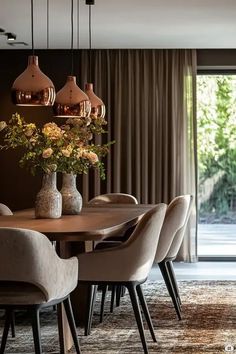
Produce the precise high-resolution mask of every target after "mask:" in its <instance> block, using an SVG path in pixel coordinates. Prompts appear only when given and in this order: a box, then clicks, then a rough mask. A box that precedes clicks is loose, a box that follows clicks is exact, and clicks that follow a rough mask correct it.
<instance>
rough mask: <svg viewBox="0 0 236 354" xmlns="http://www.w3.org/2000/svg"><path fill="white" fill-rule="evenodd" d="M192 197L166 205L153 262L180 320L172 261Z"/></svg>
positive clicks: (180, 242) (182, 234)
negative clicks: (156, 265)
mask: <svg viewBox="0 0 236 354" xmlns="http://www.w3.org/2000/svg"><path fill="white" fill-rule="evenodd" d="M192 200H193V196H191V195H182V196H178V197H176V198H174V199H173V200H172V201H171V203H170V204H169V205H168V208H167V212H166V216H165V220H164V223H163V226H162V229H161V233H160V238H159V242H158V246H157V251H156V256H155V262H156V263H158V265H159V267H160V270H161V273H162V275H163V278H164V281H165V284H166V287H167V289H168V292H169V295H170V297H171V299H172V302H173V305H174V307H175V310H176V313H177V316H178V318H179V319H181V300H180V295H179V290H178V285H177V281H176V277H175V273H174V268H173V264H172V261H173V260H174V259H175V258H176V256H177V253H178V251H179V249H180V246H181V244H182V241H183V237H184V232H185V229H186V225H187V222H188V219H189V215H190V210H191V205H192Z"/></svg>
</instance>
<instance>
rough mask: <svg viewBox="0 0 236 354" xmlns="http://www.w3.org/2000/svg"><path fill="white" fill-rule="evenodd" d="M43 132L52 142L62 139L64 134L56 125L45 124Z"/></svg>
mask: <svg viewBox="0 0 236 354" xmlns="http://www.w3.org/2000/svg"><path fill="white" fill-rule="evenodd" d="M42 132H43V134H44V135H46V136H47V137H48V138H50V139H52V140H58V139H61V138H62V136H63V133H64V132H63V130H62V129H61V128H59V127H58V126H57V125H56V123H47V124H44V126H43V129H42Z"/></svg>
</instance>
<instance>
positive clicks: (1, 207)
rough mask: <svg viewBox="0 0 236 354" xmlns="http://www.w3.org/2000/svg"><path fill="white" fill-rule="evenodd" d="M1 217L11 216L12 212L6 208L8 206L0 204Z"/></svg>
mask: <svg viewBox="0 0 236 354" xmlns="http://www.w3.org/2000/svg"><path fill="white" fill-rule="evenodd" d="M1 215H13V212H12V211H11V209H9V208H8V206H6V205H5V204H2V203H0V216H1Z"/></svg>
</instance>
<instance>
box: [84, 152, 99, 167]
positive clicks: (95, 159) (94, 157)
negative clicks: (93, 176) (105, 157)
mask: <svg viewBox="0 0 236 354" xmlns="http://www.w3.org/2000/svg"><path fill="white" fill-rule="evenodd" d="M83 157H85V158H87V159H88V160H89V161H90V162H91V164H92V165H94V164H95V163H97V162H98V155H97V154H95V152H93V151H87V152H84V153H83Z"/></svg>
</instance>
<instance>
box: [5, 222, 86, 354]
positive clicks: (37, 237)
mask: <svg viewBox="0 0 236 354" xmlns="http://www.w3.org/2000/svg"><path fill="white" fill-rule="evenodd" d="M77 282H78V259H77V258H76V257H72V258H69V259H61V258H59V257H58V255H57V254H56V252H55V249H54V248H53V246H52V244H51V242H50V241H49V240H48V238H47V237H46V236H45V235H43V234H41V233H39V232H36V231H32V230H26V229H17V228H4V227H0V308H1V309H5V310H6V320H5V327H4V331H3V335H2V341H1V348H0V353H1V354H3V353H4V351H5V347H6V342H7V336H8V332H9V327H10V322H11V318H12V314H13V313H14V311H15V310H16V309H25V310H28V312H29V313H30V315H31V324H32V330H33V337H34V347H35V353H36V354H42V345H41V336H40V319H39V314H40V310H41V309H43V308H45V307H48V306H53V305H57V304H60V303H63V304H64V308H65V311H66V315H67V319H68V322H69V326H70V329H71V334H72V337H73V341H74V346H75V349H76V353H80V348H79V343H78V339H77V334H76V328H75V322H74V317H73V313H72V309H71V303H70V297H69V295H70V293H71V291H72V290H74V288H75V287H76V286H77ZM60 342H61V341H60Z"/></svg>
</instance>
